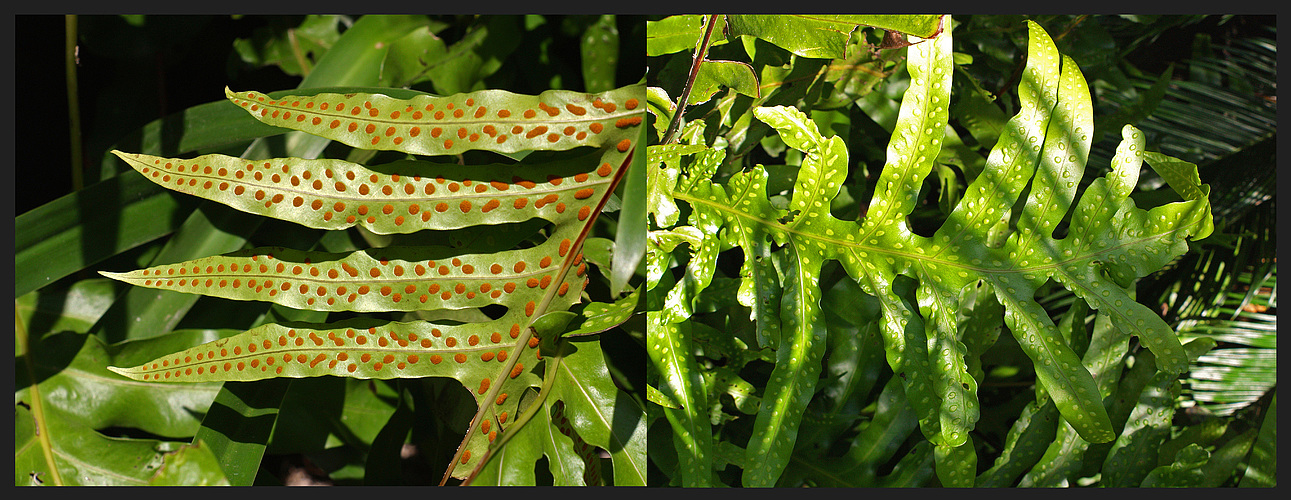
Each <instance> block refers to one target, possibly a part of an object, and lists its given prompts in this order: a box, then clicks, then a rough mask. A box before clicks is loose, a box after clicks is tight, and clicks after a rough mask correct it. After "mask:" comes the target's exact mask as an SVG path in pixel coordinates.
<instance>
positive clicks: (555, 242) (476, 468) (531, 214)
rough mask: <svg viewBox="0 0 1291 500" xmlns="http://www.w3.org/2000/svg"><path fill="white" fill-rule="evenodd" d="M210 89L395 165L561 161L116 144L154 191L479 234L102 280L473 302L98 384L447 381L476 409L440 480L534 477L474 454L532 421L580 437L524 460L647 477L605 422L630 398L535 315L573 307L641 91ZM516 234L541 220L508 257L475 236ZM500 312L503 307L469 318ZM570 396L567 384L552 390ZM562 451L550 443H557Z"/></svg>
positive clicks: (248, 296) (214, 290) (322, 306)
mask: <svg viewBox="0 0 1291 500" xmlns="http://www.w3.org/2000/svg"><path fill="white" fill-rule="evenodd" d="M226 93H227V97H228V99H229V100H230V101H232V102H233V103H234V104H235V105H238V106H239V107H241V108H243V109H244V110H245V111H247V112H248V113H249V114H250V115H251V116H252V117H254V118H256V119H258V120H261V121H263V122H265V123H268V124H271V125H278V126H282V127H288V128H292V129H297V130H303V131H305V132H309V133H312V134H315V135H319V136H322V137H325V138H327V139H332V140H336V141H339V142H342V143H345V144H347V145H350V146H353V147H356V148H363V149H385V150H395V151H400V152H404V153H408V154H410V155H414V154H415V155H447V154H460V153H462V152H464V151H467V150H474V149H482V150H488V151H494V152H503V153H510V152H517V151H525V150H550V151H563V153H559V154H557V155H556V156H548V159H549V161H545V162H539V161H521V162H520V163H518V164H514V165H502V164H494V165H458V164H453V163H437V162H433V161H428V160H424V159H408V160H400V161H395V162H392V163H387V164H384V165H374V166H364V165H358V164H355V163H351V162H348V161H341V160H327V159H320V160H305V159H300V158H276V159H270V160H261V161H248V160H243V159H240V158H233V157H228V156H224V155H206V156H201V157H197V158H193V159H175V158H160V157H154V156H148V155H142V154H131V153H123V152H119V151H114V153H115V154H116V155H117V156H118V157H120V158H121V159H122V160H124V161H125V162H126V163H128V164H129V165H130V166H131V167H132V168H134V169H135V170H137V171H138V172H140V173H141V174H143V175H144V176H145V177H146V178H148V179H150V180H152V181H153V182H156V183H158V184H160V185H162V186H165V187H167V188H170V189H173V190H175V191H179V192H183V193H188V194H192V195H194V196H199V197H203V198H207V199H210V200H213V201H216V202H219V203H223V204H225V205H228V206H230V207H233V208H236V209H238V210H242V211H245V212H249V213H254V214H258V215H263V216H267V217H273V218H277V219H281V220H285V221H291V222H295V223H298V224H301V225H304V226H308V227H311V228H318V229H328V230H344V229H348V228H351V227H355V226H358V227H359V228H361V229H363V230H366V231H370V232H372V233H376V234H392V233H415V232H418V231H422V230H440V231H442V230H467V231H474V232H476V233H477V234H480V235H482V237H480V238H478V239H476V240H474V241H475V243H467V244H465V245H463V246H457V247H450V246H447V244H446V243H447V241H446V240H447V239H446V238H445V245H444V246H393V247H386V248H372V249H367V250H360V251H355V252H352V253H347V254H337V253H325V252H317V251H301V250H297V249H291V248H255V249H248V250H243V251H238V252H233V253H230V254H226V255H219V256H212V257H206V258H201V259H196V260H191V261H187V262H181V263H176V264H170V265H161V266H154V267H150V268H147V269H141V270H137V271H131V272H125V273H107V272H105V273H103V274H104V275H105V276H108V277H110V278H114V279H117V280H121V281H125V282H128V283H131V284H134V285H137V286H144V287H153V288H162V289H168V290H175V291H180V292H186V293H196V294H202V295H209V296H214V297H222V298H228V299H234V300H256V301H268V302H273V303H277V304H281V305H284V306H288V307H292V308H297V309H308V310H315V311H337V312H339V311H354V312H384V311H406V312H415V311H429V310H436V309H452V310H463V309H474V310H477V312H478V313H479V314H476V315H475V317H480V318H486V319H483V320H476V321H469V322H444V321H438V322H428V321H403V322H401V321H395V322H390V321H386V320H378V319H375V318H368V317H360V318H351V319H345V320H342V321H338V322H333V323H327V324H310V323H299V324H297V323H290V324H286V323H285V324H266V325H263V326H260V327H257V328H254V329H252V330H249V331H247V332H244V333H242V334H239V335H236V336H233V337H229V338H225V339H222V340H219V341H216V342H212V343H209V344H204V345H200V346H196V347H193V348H190V349H187V350H184V351H180V352H177V353H174V354H172V355H168V356H164V357H162V358H159V359H156V360H153V361H150V362H148V363H145V364H143V365H140V366H136V367H130V368H116V367H112V370H113V371H115V372H116V373H119V374H122V375H124V376H127V377H130V378H134V379H137V380H144V381H150V382H197V381H234V380H237V381H249V380H260V379H266V378H274V377H315V376H322V375H334V376H342V377H355V378H379V379H390V378H405V377H432V376H433V377H450V378H454V379H456V380H458V381H459V382H461V384H462V385H463V386H464V387H465V388H466V389H468V390H470V391H471V393H472V395H473V396H474V398H475V400H476V404H477V406H478V411H477V412H476V414H475V416H474V418H473V419H472V421H471V424H470V427H469V429H467V430H466V437H465V439H464V440H463V442H462V444H461V445H460V446H459V447H458V450H457V453H456V455H455V456H454V457H453V461H452V462H451V463H450V466H449V468H448V470H447V471H446V472H445V476H444V477H445V479H447V478H448V477H449V476H452V477H457V478H474V477H476V476H477V475H478V474H479V473H480V472H481V471H482V470H485V466H486V465H488V466H489V467H490V469H488V470H490V471H493V472H492V473H490V474H491V476H490V477H491V479H490V480H496V481H509V480H512V479H515V477H513V476H514V475H515V471H516V470H520V471H521V472H520V474H521V475H523V471H524V468H525V467H527V468H528V469H527V470H528V474H529V476H532V472H533V471H532V468H533V461H534V460H536V459H537V458H540V457H532V459H531V460H529V461H528V463H527V464H524V463H517V462H509V463H508V464H507V466H508V467H510V469H505V468H504V469H498V467H500V465H499V462H500V461H499V460H493V461H490V460H489V459H490V458H491V457H492V456H493V455H494V453H495V452H497V451H498V450H499V449H500V447H501V446H502V445H503V444H504V443H506V442H507V441H508V440H511V439H532V438H531V437H524V436H530V435H531V434H532V433H533V432H540V430H531V431H526V432H528V433H527V434H522V433H520V431H521V430H522V426H524V424H525V422H527V421H528V420H529V419H531V418H542V419H545V423H544V425H542V426H527V427H543V428H544V429H547V432H549V433H550V432H551V430H553V429H558V427H559V426H560V425H564V426H566V427H568V428H569V429H570V430H569V432H568V433H564V434H565V435H566V436H569V435H578V436H582V438H580V439H579V440H578V441H577V442H578V443H582V445H581V446H582V449H581V450H575V449H573V448H570V446H572V445H555V444H553V445H552V446H546V447H537V448H532V447H531V449H541V450H545V452H544V453H546V454H547V455H548V456H549V457H550V458H551V462H552V464H553V467H555V466H556V465H557V462H560V463H561V464H562V465H563V463H564V462H565V461H567V460H565V459H563V458H561V457H566V458H568V457H572V456H575V454H576V452H577V453H582V454H584V455H586V454H587V447H588V446H598V447H601V448H603V449H606V450H609V451H610V452H611V456H612V458H613V460H614V463H615V467H614V478H615V481H616V484H636V483H644V447H643V446H644V445H643V443H642V442H641V440H643V439H644V436H643V435H642V434H643V432H644V431H643V429H644V427H640V428H639V429H637V430H633V429H631V428H630V427H632V426H627V427H625V426H624V425H623V424H621V423H617V422H615V421H614V418H613V417H614V416H615V415H614V414H613V411H624V412H627V413H631V412H632V410H631V406H632V405H631V401H630V400H628V401H626V403H627V405H626V406H624V405H623V404H622V403H625V401H617V400H616V396H615V394H617V393H618V390H617V389H615V387H614V385H613V383H612V382H611V381H610V379H609V374H608V372H606V371H605V369H604V367H603V365H604V363H605V361H604V359H603V357H601V353H600V350H599V348H598V347H595V346H589V345H581V346H580V347H579V348H578V349H576V350H568V349H565V348H564V347H562V345H561V344H558V343H556V342H554V337H558V336H560V335H561V334H563V333H564V332H565V331H564V330H562V329H561V327H564V326H565V325H567V324H570V321H569V320H568V318H565V319H563V320H561V321H557V322H555V323H553V322H551V321H544V320H543V319H542V318H543V317H544V315H549V314H552V313H562V312H563V311H567V310H568V309H570V308H571V307H573V306H574V305H575V304H577V303H579V302H580V296H581V294H582V292H583V289H584V287H586V286H587V283H588V276H587V273H588V266H587V262H586V261H585V260H584V255H583V243H584V242H585V241H586V239H587V238H588V235H589V234H590V233H591V230H592V225H593V223H594V222H595V220H596V218H597V215H598V214H600V213H601V212H602V211H603V210H604V209H605V207H606V204H607V202H608V201H609V200H610V197H611V195H612V194H613V192H614V190H615V188H616V186H617V185H618V184H619V183H620V181H621V180H622V179H623V176H624V175H625V172H626V170H627V169H628V166H629V165H630V164H631V162H632V158H633V157H634V155H635V154H636V149H637V148H638V146H637V142H639V139H638V138H639V134H640V129H641V127H640V124H641V119H642V116H643V113H644V110H643V109H642V107H641V106H640V103H642V102H644V97H645V94H644V88H643V87H642V86H631V87H624V88H621V89H617V90H611V91H608V92H602V93H597V94H584V93H578V92H568V91H555V90H553V91H547V92H544V93H542V94H539V95H537V96H524V95H517V94H511V93H508V92H503V91H497V90H485V91H478V92H472V93H467V94H460V95H454V96H447V97H432V96H416V97H413V98H411V99H395V98H391V97H388V96H385V95H380V94H365V93H355V94H336V93H327V92H323V93H318V94H316V95H309V96H305V95H301V96H285V97H280V98H278V99H273V98H269V97H268V96H266V95H265V94H262V93H259V92H241V93H235V92H232V91H227V92H226ZM529 221H542V222H544V223H545V225H543V226H533V227H535V228H537V229H536V230H533V232H532V234H530V235H527V236H525V237H524V238H525V244H524V245H521V246H517V247H514V248H510V249H505V250H501V251H498V250H497V249H496V248H493V247H492V246H489V244H485V243H482V242H485V241H487V240H491V239H492V238H490V236H491V232H497V231H498V230H497V229H495V228H498V227H503V226H500V225H504V224H510V225H512V226H515V225H516V224H521V226H520V227H529V226H524V225H523V224H524V223H527V222H529ZM419 241H420V240H419ZM630 299H631V297H629V298H628V299H624V300H630ZM497 306H501V307H502V308H503V309H504V312H501V313H493V314H492V315H486V314H484V313H483V309H484V308H486V307H497ZM631 310H632V308H631V307H626V308H624V307H611V306H604V307H597V308H596V309H594V311H595V312H591V313H589V314H594V315H596V316H597V317H596V319H595V321H592V319H591V318H588V319H587V320H586V321H585V322H584V323H583V329H580V330H578V331H579V332H582V331H583V330H586V329H591V331H593V332H595V331H600V330H604V329H605V328H608V326H606V325H609V326H613V325H615V324H617V323H621V322H622V321H624V319H626V316H628V315H630V314H631ZM589 311H593V309H589ZM562 314H570V315H572V313H562ZM459 317H465V316H460V315H459ZM552 324H554V325H555V326H550V325H552ZM544 342H546V344H544ZM543 345H546V347H540V346H543ZM567 351H568V352H567ZM571 365H576V366H580V371H579V373H581V374H584V375H580V376H579V377H575V376H573V375H572V372H570V371H569V370H568V369H567V367H568V366H571ZM598 367H599V370H598ZM587 373H592V374H593V375H592V376H591V378H586V377H587V375H585V374H587ZM580 377H581V378H580ZM571 384H572V385H576V386H578V387H579V389H578V390H571V389H569V388H567V387H565V386H566V385H571ZM587 384H590V385H591V387H592V388H593V389H594V390H589V388H588V387H584V385H587ZM540 389H541V392H539V390H540ZM526 393H534V394H538V395H539V396H541V399H538V400H533V401H531V400H529V399H526V398H524V397H523V396H525V394H526ZM619 399H620V400H621V399H623V398H619ZM522 403H523V404H522ZM553 405H559V406H553ZM618 418H620V419H622V418H624V417H623V416H622V415H618ZM627 418H628V419H632V418H634V417H632V416H631V415H629V416H628V417H627ZM625 429H626V430H625ZM638 431H640V432H638ZM548 437H549V438H550V437H551V436H548ZM569 439H572V438H565V437H564V436H562V440H564V441H561V442H572V441H569ZM582 439H586V442H584V441H582ZM546 442H552V443H555V441H552V440H551V439H548V440H547V441H544V443H546ZM589 443H590V445H589ZM527 449H529V448H527ZM562 454H563V455H562ZM579 467H583V466H582V465H580V466H579ZM594 469H595V467H589V468H588V469H587V470H588V473H587V474H585V475H584V476H583V477H584V478H590V479H598V480H599V475H598V474H597V473H595V470H594ZM507 474H511V476H506V475H507ZM504 476H506V477H504ZM562 477H563V476H562ZM531 479H532V478H531V477H530V484H531ZM570 480H571V481H572V480H573V479H570Z"/></svg>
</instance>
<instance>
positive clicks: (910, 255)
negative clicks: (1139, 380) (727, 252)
mask: <svg viewBox="0 0 1291 500" xmlns="http://www.w3.org/2000/svg"><path fill="white" fill-rule="evenodd" d="M672 196H673V197H674V198H677V199H680V200H684V201H686V202H688V203H692V204H694V203H700V204H703V205H707V206H709V207H713V208H714V209H717V210H719V211H722V212H724V213H731V214H735V215H737V216H738V217H741V218H745V219H749V220H752V221H755V222H758V223H760V224H762V225H763V226H767V227H771V228H776V229H777V230H779V231H784V232H786V233H790V234H795V235H800V236H804V237H807V238H811V239H814V240H817V241H821V242H825V243H832V244H834V245H838V246H842V247H848V248H854V249H863V250H865V251H869V252H876V253H880V254H885V255H894V256H898V257H905V258H909V259H912V260H918V261H921V262H934V263H937V264H941V265H946V266H949V267H954V268H959V269H965V270H970V271H974V272H978V273H982V274H1013V273H1021V272H1027V271H1039V270H1045V269H1053V268H1058V267H1061V266H1065V265H1068V264H1072V263H1076V262H1080V261H1084V260H1088V259H1090V258H1093V257H1097V256H1099V255H1103V254H1107V253H1110V252H1112V251H1115V250H1117V249H1120V248H1125V247H1130V246H1135V245H1139V244H1142V243H1150V242H1153V241H1156V240H1159V239H1161V238H1160V237H1164V236H1167V235H1171V234H1174V233H1178V232H1180V231H1183V230H1185V229H1189V228H1192V227H1193V226H1196V225H1197V224H1200V223H1201V222H1202V220H1198V221H1194V222H1191V223H1188V224H1184V225H1180V226H1178V227H1175V228H1174V229H1171V230H1169V231H1164V232H1161V233H1153V234H1152V235H1151V236H1152V237H1147V238H1136V239H1130V240H1121V241H1122V243H1120V244H1117V245H1111V246H1108V247H1107V248H1105V249H1103V250H1096V251H1093V252H1091V253H1088V254H1084V255H1082V256H1078V257H1072V258H1069V259H1066V260H1056V261H1054V262H1053V263H1050V264H1044V265H1037V266H1031V267H1015V268H1010V269H1003V268H989V267H975V266H972V265H967V264H962V263H959V262H955V261H951V260H945V259H937V258H933V257H929V256H927V255H920V254H916V253H908V252H902V251H898V250H891V249H889V248H886V247H879V246H870V245H867V244H865V243H864V242H861V241H847V240H840V239H835V238H829V237H826V236H821V235H819V234H816V233H812V232H806V231H801V230H798V229H794V228H791V227H789V226H785V225H783V224H780V223H779V222H777V221H772V220H767V219H762V218H760V217H755V216H753V215H750V214H748V213H745V212H741V211H739V210H734V209H731V208H730V207H729V206H727V205H725V204H722V203H716V202H713V201H710V200H706V199H703V198H696V197H694V196H690V195H689V194H686V193H679V192H675V191H674V192H673V193H672ZM844 222H846V221H844ZM1059 241H1061V240H1059ZM916 248H922V246H919V245H916Z"/></svg>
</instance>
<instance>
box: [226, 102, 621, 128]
mask: <svg viewBox="0 0 1291 500" xmlns="http://www.w3.org/2000/svg"><path fill="white" fill-rule="evenodd" d="M319 95H320V96H321V95H326V94H319ZM337 95H341V94H337ZM373 95H381V94H373ZM459 95H461V94H459ZM292 97H298V96H286V97H284V98H283V99H288V98H292ZM239 98H241V97H239ZM298 98H299V99H315V100H317V99H319V97H318V96H308V97H298ZM390 99H395V98H393V97H390ZM413 99H416V98H415V97H414V98H413ZM413 99H408V100H407V102H410V103H411V102H412V100H413ZM432 99H443V98H432ZM248 102H250V100H248ZM257 104H258V105H259V106H260V107H261V108H262V109H271V110H284V111H297V112H301V113H305V114H308V115H318V116H320V117H325V118H334V119H345V120H354V121H361V122H363V123H379V124H384V125H425V126H432V125H437V124H447V125H493V124H507V125H541V124H545V123H593V122H603V121H607V120H614V119H618V118H624V117H630V116H634V115H644V114H645V108H644V107H638V108H637V109H634V110H626V107H625V108H624V109H625V111H614V112H610V113H605V114H603V115H601V116H599V117H591V116H588V117H579V118H568V119H565V118H561V119H557V118H556V117H554V116H551V115H547V114H546V113H545V112H544V113H543V114H542V115H536V116H534V117H533V118H523V117H521V118H497V119H484V118H475V117H473V116H472V117H470V118H466V117H463V118H454V119H453V120H451V121H450V120H435V119H433V117H431V116H430V115H429V114H428V113H427V117H430V118H432V119H430V120H400V119H397V118H381V115H378V116H370V115H367V116H365V115H364V114H363V113H360V114H359V115H352V114H350V113H348V112H342V113H336V112H334V111H321V112H320V111H319V110H317V109H313V108H311V109H301V108H299V107H292V106H289V105H282V104H268V103H266V102H259V101H257ZM373 109H375V106H374V108H373ZM590 114H591V112H590V111H589V112H588V115H590ZM513 116H514V115H513ZM544 118H545V119H544ZM293 130H294V129H293ZM607 132H609V130H607ZM600 135H603V136H606V135H607V134H600ZM610 135H612V134H610Z"/></svg>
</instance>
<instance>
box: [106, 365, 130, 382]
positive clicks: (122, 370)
mask: <svg viewBox="0 0 1291 500" xmlns="http://www.w3.org/2000/svg"><path fill="white" fill-rule="evenodd" d="M108 371H110V372H112V373H115V374H117V375H120V376H122V377H126V378H129V379H134V378H135V377H134V376H133V375H131V373H130V369H129V368H120V367H116V366H109V367H108Z"/></svg>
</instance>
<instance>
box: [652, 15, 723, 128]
mask: <svg viewBox="0 0 1291 500" xmlns="http://www.w3.org/2000/svg"><path fill="white" fill-rule="evenodd" d="M715 24H717V14H713V15H710V16H708V26H705V27H704V39H703V41H702V42H701V43H700V44H699V47H697V48H696V49H695V59H694V61H693V62H691V63H690V76H689V77H687V78H686V86H685V87H684V88H682V90H681V98H680V99H678V101H677V112H676V113H673V115H672V120H671V121H669V122H668V130H667V132H666V133H665V134H664V136H663V137H664V138H663V144H671V143H673V142H675V141H676V140H677V137H676V136H677V131H678V130H679V129H681V115H683V114H685V112H686V101H688V100H690V90H691V89H692V88H694V86H695V77H697V76H698V75H699V65H700V64H701V63H703V62H704V57H705V56H706V55H707V54H708V43H709V41H710V40H711V39H712V37H713V25H715Z"/></svg>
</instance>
